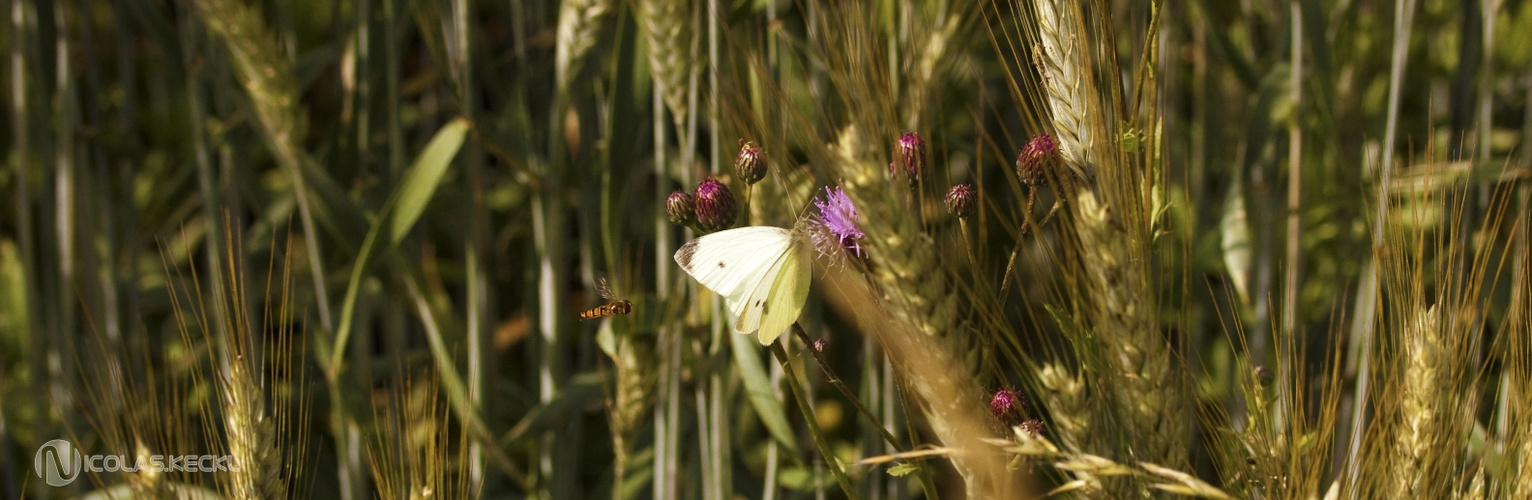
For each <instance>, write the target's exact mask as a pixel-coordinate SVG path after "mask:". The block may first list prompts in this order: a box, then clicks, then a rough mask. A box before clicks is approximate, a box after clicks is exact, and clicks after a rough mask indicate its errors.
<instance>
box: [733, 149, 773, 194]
mask: <svg viewBox="0 0 1532 500" xmlns="http://www.w3.org/2000/svg"><path fill="white" fill-rule="evenodd" d="M734 175H737V176H739V178H740V180H743V181H745V184H747V185H754V184H755V183H757V182H760V181H761V179H765V178H766V151H765V150H763V149H761V147H760V146H757V145H755V143H754V142H746V143H745V144H744V145H741V146H740V147H739V154H738V155H736V156H735V157H734Z"/></svg>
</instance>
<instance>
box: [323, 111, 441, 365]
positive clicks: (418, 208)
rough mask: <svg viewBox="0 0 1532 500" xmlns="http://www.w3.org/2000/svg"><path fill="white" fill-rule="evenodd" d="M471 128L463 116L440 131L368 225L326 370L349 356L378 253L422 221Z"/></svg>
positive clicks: (386, 250) (386, 251) (384, 250)
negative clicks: (384, 234)
mask: <svg viewBox="0 0 1532 500" xmlns="http://www.w3.org/2000/svg"><path fill="white" fill-rule="evenodd" d="M467 131H468V121H467V120H464V119H462V118H458V119H456V120H453V121H452V122H451V123H448V124H447V125H446V126H444V127H442V129H441V130H439V131H437V132H436V136H435V137H432V138H431V142H430V143H429V144H426V148H425V150H424V151H422V152H421V153H420V156H419V157H418V158H416V159H415V163H413V164H411V165H410V168H409V170H407V171H405V173H404V178H403V179H401V183H400V184H399V187H398V188H397V189H395V190H394V192H393V193H392V194H390V195H389V196H388V202H386V203H384V204H383V212H382V213H381V214H379V217H378V218H377V219H375V220H373V222H372V224H371V225H370V226H369V227H368V229H367V237H365V238H363V239H362V249H361V251H360V252H358V253H357V256H356V262H355V263H353V264H352V265H351V277H350V279H349V280H347V282H346V298H345V300H344V301H343V302H342V303H341V310H340V324H339V325H337V326H336V328H335V342H334V343H333V344H331V345H330V347H329V349H328V350H329V351H330V359H329V365H328V366H326V367H325V370H326V371H334V370H338V369H339V367H340V364H341V360H343V359H345V355H346V343H347V341H348V340H349V339H350V337H351V323H352V321H353V319H354V315H355V314H356V297H357V294H358V293H359V292H360V291H361V287H362V277H363V276H366V275H367V270H368V269H369V268H371V267H372V265H373V264H374V262H375V261H376V260H377V257H376V256H377V255H378V254H380V253H381V254H387V253H388V252H390V251H392V250H393V248H394V245H398V244H399V240H401V239H403V238H404V235H405V234H406V233H408V232H409V230H410V228H412V227H414V226H415V221H417V220H420V214H421V213H422V212H423V211H425V208H426V202H428V201H430V200H431V195H432V194H434V193H435V192H436V188H437V186H439V185H440V184H441V179H442V175H443V174H444V173H446V170H447V167H448V166H450V165H451V164H452V158H453V157H454V156H457V151H458V149H459V148H461V147H462V146H463V135H464V134H465V133H466V132H467ZM385 222H386V223H387V224H388V231H389V238H388V241H387V242H386V243H387V244H385V242H383V241H381V240H380V239H379V231H381V230H382V228H383V225H384V223H385ZM324 350H325V349H321V351H324ZM321 354H322V353H321Z"/></svg>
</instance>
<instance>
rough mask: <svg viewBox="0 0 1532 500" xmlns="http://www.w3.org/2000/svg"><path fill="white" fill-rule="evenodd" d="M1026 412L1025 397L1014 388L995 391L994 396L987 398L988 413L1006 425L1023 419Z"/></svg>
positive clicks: (1017, 422)
mask: <svg viewBox="0 0 1532 500" xmlns="http://www.w3.org/2000/svg"><path fill="white" fill-rule="evenodd" d="M1026 412H1027V399H1026V398H1025V397H1022V395H1021V393H1018V392H1016V390H1015V389H1001V390H998V391H995V395H994V397H992V398H990V400H989V413H990V414H991V415H994V416H995V419H996V420H999V421H1000V423H1003V424H1005V425H1007V426H1012V425H1017V424H1019V423H1021V421H1022V420H1024V419H1025V417H1024V415H1025V414H1026Z"/></svg>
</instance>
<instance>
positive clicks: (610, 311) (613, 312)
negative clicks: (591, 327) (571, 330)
mask: <svg viewBox="0 0 1532 500" xmlns="http://www.w3.org/2000/svg"><path fill="white" fill-rule="evenodd" d="M596 293H598V294H601V298H603V299H606V300H609V301H611V303H610V304H607V305H604V306H596V307H592V308H590V309H587V310H585V311H584V312H581V313H580V319H596V318H610V317H613V316H622V315H624V314H627V313H629V312H632V311H633V303H632V302H628V301H627V300H619V299H618V298H617V294H614V293H612V287H611V285H608V284H607V283H606V278H596Z"/></svg>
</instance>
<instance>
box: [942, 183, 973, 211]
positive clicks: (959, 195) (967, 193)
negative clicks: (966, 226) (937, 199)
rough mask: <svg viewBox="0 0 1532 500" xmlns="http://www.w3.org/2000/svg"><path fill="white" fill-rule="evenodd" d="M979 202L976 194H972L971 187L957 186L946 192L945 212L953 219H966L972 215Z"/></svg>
mask: <svg viewBox="0 0 1532 500" xmlns="http://www.w3.org/2000/svg"><path fill="white" fill-rule="evenodd" d="M978 201H979V195H978V193H976V192H974V190H973V186H971V185H968V184H958V185H956V186H952V189H951V190H948V191H947V212H949V213H951V214H952V216H953V217H957V218H959V219H966V218H968V216H969V215H972V214H973V207H974V205H975V204H977V203H978Z"/></svg>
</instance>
